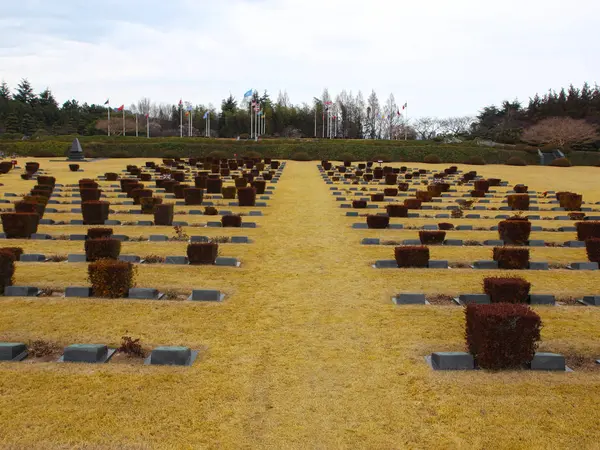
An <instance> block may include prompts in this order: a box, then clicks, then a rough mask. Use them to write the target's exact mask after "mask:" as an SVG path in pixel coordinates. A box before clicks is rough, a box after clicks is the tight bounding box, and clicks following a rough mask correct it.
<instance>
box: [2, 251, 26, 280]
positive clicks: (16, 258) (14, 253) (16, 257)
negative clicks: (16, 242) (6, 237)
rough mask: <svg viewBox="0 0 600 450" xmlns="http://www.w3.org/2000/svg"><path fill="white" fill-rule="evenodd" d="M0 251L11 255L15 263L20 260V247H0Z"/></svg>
mask: <svg viewBox="0 0 600 450" xmlns="http://www.w3.org/2000/svg"><path fill="white" fill-rule="evenodd" d="M0 250H1V251H3V252H10V253H12V255H13V256H14V259H15V261H18V260H19V259H21V255H22V254H23V249H22V248H21V247H1V248H0ZM0 278H1V277H0Z"/></svg>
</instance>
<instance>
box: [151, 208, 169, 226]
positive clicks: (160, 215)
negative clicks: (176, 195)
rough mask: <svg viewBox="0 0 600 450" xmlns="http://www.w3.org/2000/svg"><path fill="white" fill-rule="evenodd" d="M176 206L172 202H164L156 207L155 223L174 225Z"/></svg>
mask: <svg viewBox="0 0 600 450" xmlns="http://www.w3.org/2000/svg"><path fill="white" fill-rule="evenodd" d="M173 214H174V206H173V204H172V203H163V204H160V205H155V207H154V225H162V226H171V225H173Z"/></svg>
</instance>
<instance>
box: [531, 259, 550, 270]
mask: <svg viewBox="0 0 600 450" xmlns="http://www.w3.org/2000/svg"><path fill="white" fill-rule="evenodd" d="M549 268H550V267H549V265H548V263H547V262H546V261H529V270H549Z"/></svg>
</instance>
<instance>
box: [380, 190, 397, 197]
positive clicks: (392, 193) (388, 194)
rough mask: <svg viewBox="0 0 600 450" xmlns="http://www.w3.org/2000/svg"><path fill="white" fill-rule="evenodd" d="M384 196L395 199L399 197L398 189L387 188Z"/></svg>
mask: <svg viewBox="0 0 600 450" xmlns="http://www.w3.org/2000/svg"><path fill="white" fill-rule="evenodd" d="M383 195H384V196H385V197H395V196H396V195H398V189H397V188H385V189H384V190H383Z"/></svg>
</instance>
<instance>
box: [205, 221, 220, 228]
mask: <svg viewBox="0 0 600 450" xmlns="http://www.w3.org/2000/svg"><path fill="white" fill-rule="evenodd" d="M206 226H207V227H210V228H220V227H222V226H223V224H222V223H221V222H207V223H206Z"/></svg>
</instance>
